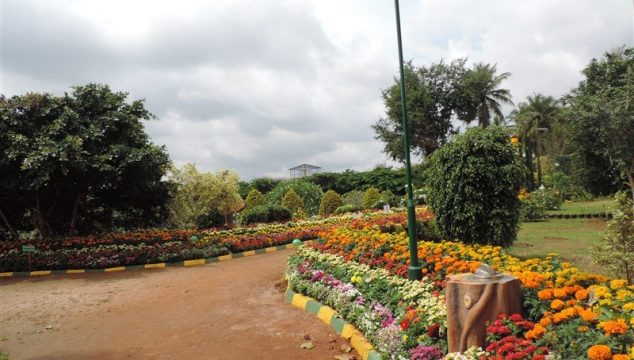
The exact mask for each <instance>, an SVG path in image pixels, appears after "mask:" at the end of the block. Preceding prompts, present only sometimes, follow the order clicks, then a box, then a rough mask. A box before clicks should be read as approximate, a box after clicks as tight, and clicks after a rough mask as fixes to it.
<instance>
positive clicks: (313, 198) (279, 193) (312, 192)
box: [266, 179, 324, 216]
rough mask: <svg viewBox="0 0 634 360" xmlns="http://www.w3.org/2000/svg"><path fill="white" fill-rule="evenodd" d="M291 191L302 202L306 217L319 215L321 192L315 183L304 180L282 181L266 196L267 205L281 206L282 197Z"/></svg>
mask: <svg viewBox="0 0 634 360" xmlns="http://www.w3.org/2000/svg"><path fill="white" fill-rule="evenodd" d="M290 189H293V191H295V192H296V193H297V195H299V196H300V197H301V198H302V201H304V207H305V210H306V213H307V215H309V216H312V215H316V214H318V213H319V204H320V202H321V197H322V196H323V194H324V193H323V192H322V191H321V189H320V188H319V186H317V185H316V184H315V183H313V182H311V181H308V180H305V179H293V180H287V181H282V182H280V183H279V184H277V186H275V188H274V189H273V190H271V191H270V192H269V193H267V194H266V199H267V201H268V203H269V204H281V203H282V200H283V198H284V195H285V194H286V193H287V192H288V191H289V190H290Z"/></svg>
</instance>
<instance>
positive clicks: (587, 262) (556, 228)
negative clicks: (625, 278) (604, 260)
mask: <svg viewBox="0 0 634 360" xmlns="http://www.w3.org/2000/svg"><path fill="white" fill-rule="evenodd" d="M605 227H606V220H603V219H550V220H548V221H542V222H525V223H521V224H520V231H519V233H518V236H517V241H516V242H515V244H514V245H513V246H512V247H511V248H510V249H509V252H510V253H511V254H512V255H515V256H517V257H520V258H522V259H527V258H535V257H544V256H546V255H547V254H548V253H557V254H559V255H560V256H561V257H562V258H563V259H564V260H565V261H568V262H570V263H572V264H573V265H574V266H576V267H577V268H579V269H581V270H583V271H586V272H590V273H598V274H604V275H609V274H607V273H606V272H605V270H604V269H603V268H601V267H600V266H598V265H596V264H594V263H593V262H592V254H591V249H592V247H593V246H594V245H596V244H598V243H599V242H600V241H601V237H602V235H603V232H604V231H605Z"/></svg>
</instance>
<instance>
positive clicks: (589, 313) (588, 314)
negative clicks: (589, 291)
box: [579, 309, 597, 322]
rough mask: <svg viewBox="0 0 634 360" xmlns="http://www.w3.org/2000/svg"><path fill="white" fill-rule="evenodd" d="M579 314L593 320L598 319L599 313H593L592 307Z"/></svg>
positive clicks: (588, 320) (590, 320)
mask: <svg viewBox="0 0 634 360" xmlns="http://www.w3.org/2000/svg"><path fill="white" fill-rule="evenodd" d="M579 316H581V318H582V319H583V320H585V321H587V322H593V321H594V320H596V319H597V314H595V313H593V312H592V310H590V309H587V310H583V311H581V312H579Z"/></svg>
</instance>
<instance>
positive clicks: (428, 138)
mask: <svg viewBox="0 0 634 360" xmlns="http://www.w3.org/2000/svg"><path fill="white" fill-rule="evenodd" d="M465 61H466V60H465V59H458V60H454V61H452V62H449V63H445V62H443V61H440V62H439V63H435V64H432V65H430V66H428V67H426V66H421V67H416V66H414V65H412V63H411V62H409V63H407V64H405V67H404V73H405V87H406V96H407V99H406V101H407V116H408V129H409V139H410V144H411V148H412V149H411V150H412V152H413V153H414V154H415V155H419V156H426V155H429V154H430V153H432V152H433V151H435V150H436V149H438V148H439V147H440V145H442V144H444V143H445V142H446V141H447V138H448V136H450V135H451V134H454V133H455V132H456V131H455V129H454V128H453V126H452V123H451V120H452V117H453V116H454V115H458V117H460V118H462V117H463V116H462V114H461V113H462V112H463V111H466V110H465V107H466V106H467V105H468V104H467V102H466V101H465V98H464V94H463V92H462V89H461V88H460V79H461V78H462V77H463V75H464V74H465V71H466V70H465ZM382 95H383V103H384V104H385V109H386V115H387V116H386V117H385V118H381V119H379V121H377V122H376V123H375V124H374V125H372V128H373V129H374V131H375V132H376V139H378V140H380V141H382V142H383V143H384V144H385V148H384V150H383V151H384V152H385V153H386V154H388V155H389V156H390V157H392V158H393V159H394V160H398V161H403V159H404V148H403V123H402V110H401V94H400V90H399V79H397V78H395V79H394V83H393V84H392V86H390V87H389V88H387V89H384V90H383V92H382Z"/></svg>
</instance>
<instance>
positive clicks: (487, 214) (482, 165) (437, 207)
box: [427, 126, 525, 246]
mask: <svg viewBox="0 0 634 360" xmlns="http://www.w3.org/2000/svg"><path fill="white" fill-rule="evenodd" d="M429 161H430V167H429V168H428V169H427V179H428V186H429V188H430V194H429V196H428V201H429V204H430V206H431V208H432V210H433V211H434V213H435V214H436V221H437V222H438V226H439V228H440V229H441V231H442V233H443V235H444V237H445V238H446V239H460V240H462V241H464V242H465V243H480V244H495V245H501V246H509V245H511V244H512V243H513V241H514V240H515V238H516V235H517V227H518V220H519V215H520V214H519V213H520V201H519V199H518V198H517V193H518V191H519V189H520V186H521V184H522V182H523V175H524V169H525V168H524V166H523V165H522V163H521V162H520V159H519V157H518V156H517V153H516V151H515V149H514V148H513V146H512V145H511V143H510V141H509V136H508V134H507V133H506V132H504V130H503V129H501V128H499V127H497V126H493V127H490V128H487V129H482V128H473V129H469V130H467V132H466V133H464V134H462V135H459V136H457V137H456V138H455V139H454V140H453V141H452V142H450V143H448V144H446V145H444V146H443V147H441V148H440V149H439V150H437V151H436V152H434V154H432V155H431V157H430V159H429Z"/></svg>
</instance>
